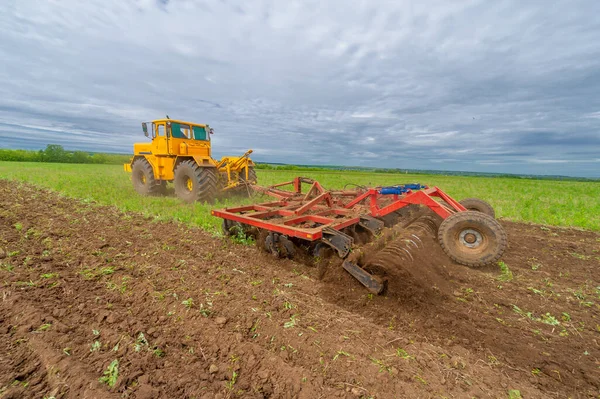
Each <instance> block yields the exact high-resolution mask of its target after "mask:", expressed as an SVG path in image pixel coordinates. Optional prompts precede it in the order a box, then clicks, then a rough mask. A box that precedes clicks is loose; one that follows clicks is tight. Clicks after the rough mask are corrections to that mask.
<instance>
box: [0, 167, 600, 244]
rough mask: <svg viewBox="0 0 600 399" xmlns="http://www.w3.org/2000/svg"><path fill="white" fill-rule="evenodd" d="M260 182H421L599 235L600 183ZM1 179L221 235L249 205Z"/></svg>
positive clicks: (384, 176) (518, 215) (513, 216)
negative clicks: (223, 215) (232, 210)
mask: <svg viewBox="0 0 600 399" xmlns="http://www.w3.org/2000/svg"><path fill="white" fill-rule="evenodd" d="M257 173H258V179H259V183H260V184H261V185H270V184H273V183H278V182H282V181H286V180H291V179H292V178H293V177H294V176H297V175H302V176H306V177H311V178H314V179H317V180H319V182H321V184H323V185H324V186H325V187H326V188H342V187H343V186H344V185H346V184H349V183H353V184H360V185H391V184H401V183H414V182H417V183H422V184H427V185H429V186H438V187H440V188H441V189H442V190H444V191H446V192H447V193H448V194H450V195H451V196H453V197H454V198H456V199H462V198H467V197H478V198H481V199H484V200H486V201H488V202H490V203H491V204H492V205H493V206H494V208H495V209H496V214H497V216H498V217H500V218H505V219H508V220H514V221H525V222H533V223H539V224H547V225H553V226H564V227H578V228H583V229H588V230H596V231H600V183H597V182H575V181H552V180H527V179H513V178H489V177H463V176H441V175H410V174H390V173H367V172H355V171H333V170H322V171H316V172H314V171H295V170H294V171H291V170H290V171H287V170H283V171H282V170H262V169H261V170H257ZM0 178H3V179H11V180H16V181H27V182H30V183H33V184H35V185H38V186H41V187H46V188H49V189H52V190H54V191H58V192H60V193H62V194H64V195H66V196H69V197H74V198H78V199H81V200H83V201H96V202H97V203H98V204H101V205H112V206H116V207H118V208H120V209H122V210H124V211H134V212H139V213H142V214H144V215H146V216H151V217H154V218H156V219H158V220H178V221H181V222H185V223H187V224H191V225H195V226H200V227H202V228H204V229H206V230H209V231H212V232H216V231H219V226H220V222H221V221H220V219H217V218H214V217H212V216H211V215H210V209H213V208H221V207H224V206H229V205H233V204H241V203H249V202H251V201H250V200H249V199H247V198H246V199H243V198H232V199H227V200H224V201H222V202H217V203H216V204H213V205H205V204H191V205H188V204H184V203H182V202H181V201H179V200H178V199H177V198H175V197H174V196H173V195H172V189H171V190H169V191H170V192H171V196H167V197H141V196H139V195H138V194H137V193H136V192H135V191H134V190H133V187H132V185H131V181H130V177H129V174H127V173H125V172H124V171H123V169H122V167H121V166H118V165H87V164H52V163H21V162H0Z"/></svg>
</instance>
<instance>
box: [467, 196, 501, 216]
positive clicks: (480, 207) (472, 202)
mask: <svg viewBox="0 0 600 399" xmlns="http://www.w3.org/2000/svg"><path fill="white" fill-rule="evenodd" d="M458 202H459V203H460V204H461V205H462V206H464V207H465V208H467V210H468V211H476V212H481V213H485V214H486V215H489V216H491V217H493V218H495V217H496V212H495V211H494V208H493V207H492V206H491V205H490V204H489V203H487V202H485V201H484V200H481V199H479V198H465V199H464V200H460V201H458Z"/></svg>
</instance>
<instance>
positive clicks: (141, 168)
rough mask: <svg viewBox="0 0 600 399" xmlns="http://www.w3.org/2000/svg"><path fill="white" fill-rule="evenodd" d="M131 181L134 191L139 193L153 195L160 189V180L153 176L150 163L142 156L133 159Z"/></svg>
mask: <svg viewBox="0 0 600 399" xmlns="http://www.w3.org/2000/svg"><path fill="white" fill-rule="evenodd" d="M131 181H132V182H133V188H134V189H135V191H137V192H138V194H141V195H155V194H158V193H159V192H160V190H161V184H162V183H161V181H160V180H156V179H155V178H154V171H153V170H152V165H150V163H149V162H148V161H147V160H146V159H144V158H139V159H136V160H135V161H133V165H132V166H131Z"/></svg>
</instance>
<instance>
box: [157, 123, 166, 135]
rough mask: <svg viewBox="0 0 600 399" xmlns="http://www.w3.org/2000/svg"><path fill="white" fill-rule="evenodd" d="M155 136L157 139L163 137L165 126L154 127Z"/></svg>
mask: <svg viewBox="0 0 600 399" xmlns="http://www.w3.org/2000/svg"><path fill="white" fill-rule="evenodd" d="M156 135H157V136H159V137H164V136H165V125H156Z"/></svg>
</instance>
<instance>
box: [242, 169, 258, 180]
mask: <svg viewBox="0 0 600 399" xmlns="http://www.w3.org/2000/svg"><path fill="white" fill-rule="evenodd" d="M240 179H241V180H242V181H243V182H248V183H256V182H258V178H257V177H256V171H255V170H254V166H248V179H246V171H245V170H242V172H241V173H240Z"/></svg>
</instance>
